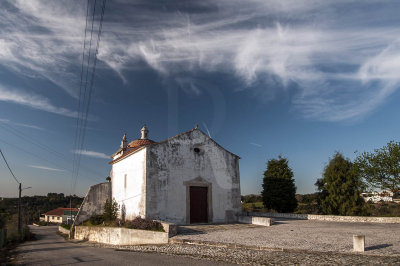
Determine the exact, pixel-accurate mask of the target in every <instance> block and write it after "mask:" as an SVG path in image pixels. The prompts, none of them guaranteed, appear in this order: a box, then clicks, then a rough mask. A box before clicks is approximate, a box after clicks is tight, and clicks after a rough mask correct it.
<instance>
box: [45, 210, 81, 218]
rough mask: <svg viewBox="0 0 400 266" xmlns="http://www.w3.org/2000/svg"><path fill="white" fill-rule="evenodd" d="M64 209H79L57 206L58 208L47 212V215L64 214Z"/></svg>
mask: <svg viewBox="0 0 400 266" xmlns="http://www.w3.org/2000/svg"><path fill="white" fill-rule="evenodd" d="M64 211H73V212H77V211H79V210H78V209H77V208H57V209H54V210H51V211H48V212H46V213H45V215H54V216H63V215H64Z"/></svg>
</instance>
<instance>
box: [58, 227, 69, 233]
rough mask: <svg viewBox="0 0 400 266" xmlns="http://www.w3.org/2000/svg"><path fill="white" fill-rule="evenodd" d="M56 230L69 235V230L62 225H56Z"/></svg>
mask: <svg viewBox="0 0 400 266" xmlns="http://www.w3.org/2000/svg"><path fill="white" fill-rule="evenodd" d="M58 231H59V232H60V233H61V234H64V235H69V230H68V229H65V228H64V227H61V226H58Z"/></svg>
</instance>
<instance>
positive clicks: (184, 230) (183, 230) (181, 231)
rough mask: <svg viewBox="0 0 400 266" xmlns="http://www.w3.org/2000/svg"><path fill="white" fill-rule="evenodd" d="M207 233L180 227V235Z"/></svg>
mask: <svg viewBox="0 0 400 266" xmlns="http://www.w3.org/2000/svg"><path fill="white" fill-rule="evenodd" d="M205 233H206V232H203V231H200V230H195V229H192V228H187V227H178V235H202V234H205Z"/></svg>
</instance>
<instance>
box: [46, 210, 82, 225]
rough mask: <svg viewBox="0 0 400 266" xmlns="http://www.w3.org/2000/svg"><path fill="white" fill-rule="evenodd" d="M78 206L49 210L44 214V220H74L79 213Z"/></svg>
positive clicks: (57, 221) (61, 221)
mask: <svg viewBox="0 0 400 266" xmlns="http://www.w3.org/2000/svg"><path fill="white" fill-rule="evenodd" d="M78 211H79V210H78V209H76V208H57V209H54V210H51V211H48V212H46V213H45V214H44V221H45V222H49V223H59V224H61V223H68V221H69V220H72V221H73V220H74V218H75V216H76V214H77V213H78Z"/></svg>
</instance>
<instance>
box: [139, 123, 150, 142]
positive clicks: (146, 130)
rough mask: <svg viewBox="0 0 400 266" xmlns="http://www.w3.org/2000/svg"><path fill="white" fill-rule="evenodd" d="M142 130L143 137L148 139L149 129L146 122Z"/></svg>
mask: <svg viewBox="0 0 400 266" xmlns="http://www.w3.org/2000/svg"><path fill="white" fill-rule="evenodd" d="M140 132H141V133H142V137H141V139H147V136H148V134H149V130H148V129H147V127H146V124H144V125H143V127H142V129H141V130H140Z"/></svg>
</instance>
